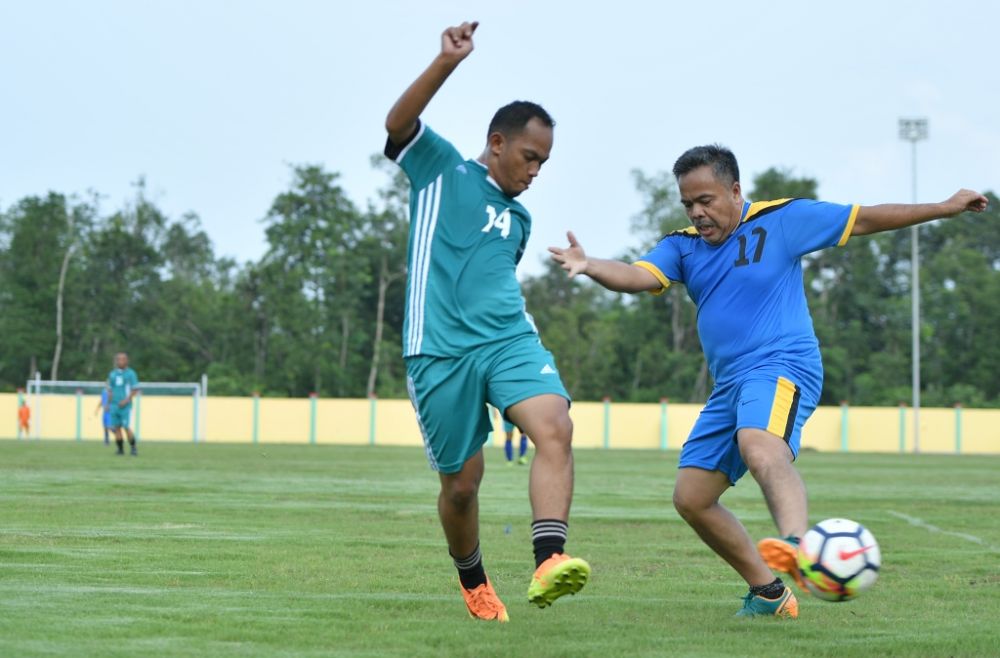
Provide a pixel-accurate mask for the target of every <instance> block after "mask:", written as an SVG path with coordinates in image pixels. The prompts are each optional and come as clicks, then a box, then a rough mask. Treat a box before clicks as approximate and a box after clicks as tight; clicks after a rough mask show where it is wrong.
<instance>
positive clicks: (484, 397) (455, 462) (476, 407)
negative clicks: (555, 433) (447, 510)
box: [406, 334, 570, 473]
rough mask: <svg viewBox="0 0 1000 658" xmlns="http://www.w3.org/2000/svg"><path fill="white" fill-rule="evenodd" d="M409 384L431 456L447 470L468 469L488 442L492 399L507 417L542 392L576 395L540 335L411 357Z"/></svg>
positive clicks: (433, 464)
mask: <svg viewBox="0 0 1000 658" xmlns="http://www.w3.org/2000/svg"><path fill="white" fill-rule="evenodd" d="M406 384H407V388H408V390H409V392H410V400H411V401H412V402H413V408H414V410H415V411H416V413H417V422H418V423H419V424H420V432H421V433H422V434H423V437H424V447H425V448H426V450H427V460H428V461H429V462H430V464H431V468H432V469H434V470H435V471H439V472H441V473H457V472H458V471H460V470H462V466H463V465H464V464H465V462H467V461H468V460H469V458H471V457H472V456H473V455H475V454H476V453H477V452H479V450H480V449H481V448H482V447H483V444H484V443H486V440H487V439H488V438H489V435H490V432H492V431H493V424H492V423H491V422H490V415H489V411H488V409H487V408H486V403H487V402H489V403H490V404H492V405H493V406H494V407H496V408H497V409H499V410H500V413H501V414H502V415H503V416H504V418H506V415H507V409H508V408H510V407H512V406H513V405H515V404H517V403H518V402H521V401H523V400H527V399H528V398H533V397H535V396H538V395H545V394H549V393H551V394H555V395H560V396H562V397H564V398H566V400H567V401H568V400H569V399H570V397H569V394H568V393H567V392H566V388H565V387H564V386H563V383H562V380H561V379H560V378H559V372H558V371H557V370H556V368H555V359H554V358H553V357H552V353H551V352H549V351H548V350H547V349H545V348H544V347H543V346H542V344H541V342H540V341H539V340H538V336H536V335H534V334H527V335H525V336H523V337H520V338H515V339H514V340H508V341H504V342H502V343H497V344H495V345H487V346H485V347H481V348H478V349H475V350H472V351H470V352H469V353H468V354H465V355H463V356H458V357H437V356H411V357H408V358H407V359H406Z"/></svg>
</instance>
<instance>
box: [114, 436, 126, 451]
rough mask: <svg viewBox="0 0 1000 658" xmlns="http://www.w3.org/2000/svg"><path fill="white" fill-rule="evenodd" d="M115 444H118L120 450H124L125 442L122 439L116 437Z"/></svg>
mask: <svg viewBox="0 0 1000 658" xmlns="http://www.w3.org/2000/svg"><path fill="white" fill-rule="evenodd" d="M115 445H117V446H118V450H119V451H122V450H124V449H125V442H124V441H122V440H121V439H115Z"/></svg>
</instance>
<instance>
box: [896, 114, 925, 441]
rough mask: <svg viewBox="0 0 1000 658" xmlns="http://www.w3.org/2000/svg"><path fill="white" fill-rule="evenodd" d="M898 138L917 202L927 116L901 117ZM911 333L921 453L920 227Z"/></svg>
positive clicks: (914, 240) (916, 229) (913, 255)
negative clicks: (919, 145) (905, 153)
mask: <svg viewBox="0 0 1000 658" xmlns="http://www.w3.org/2000/svg"><path fill="white" fill-rule="evenodd" d="M899 138H900V139H902V140H904V141H907V142H909V143H910V174H911V177H912V178H911V183H912V202H913V203H916V202H917V142H919V141H923V140H925V139H927V119H925V118H912V117H911V118H902V119H900V120H899ZM910 310H911V313H910V332H911V334H912V336H911V338H912V347H911V350H912V355H913V362H912V377H913V381H912V387H913V452H920V226H919V225H916V226H912V227H910Z"/></svg>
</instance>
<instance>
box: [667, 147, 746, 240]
mask: <svg viewBox="0 0 1000 658" xmlns="http://www.w3.org/2000/svg"><path fill="white" fill-rule="evenodd" d="M677 187H679V188H680V191H681V203H682V204H684V210H685V211H687V216H688V219H690V220H691V223H692V224H693V225H694V227H695V228H697V229H698V234H699V235H701V237H702V239H704V240H705V241H706V242H708V243H709V244H722V243H723V242H725V240H726V238H728V237H729V234H730V233H732V232H733V231H734V230H735V229H736V227H737V226H738V225H739V223H740V215H741V214H742V213H743V197H742V195H741V194H740V184H739V181H737V182H734V183H727V182H725V181H721V180H719V179H718V178H717V177H716V175H715V172H714V171H712V168H711V167H709V166H708V165H705V166H703V167H698V168H697V169H693V170H691V171H689V172H688V173H686V174H684V175H683V176H681V177H680V178H678V179H677Z"/></svg>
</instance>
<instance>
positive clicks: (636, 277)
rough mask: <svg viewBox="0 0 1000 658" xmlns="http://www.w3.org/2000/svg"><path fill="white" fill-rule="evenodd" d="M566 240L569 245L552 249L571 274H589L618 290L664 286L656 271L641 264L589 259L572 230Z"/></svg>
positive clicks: (550, 249) (659, 287)
mask: <svg viewBox="0 0 1000 658" xmlns="http://www.w3.org/2000/svg"><path fill="white" fill-rule="evenodd" d="M566 239H567V240H569V246H568V247H566V248H565V249H563V248H560V247H549V252H550V253H551V254H552V260H554V261H555V262H557V263H559V266H560V267H562V268H563V269H564V270H566V273H567V274H568V275H569V276H571V277H573V276H576V275H578V274H586V275H587V276H589V277H590V278H591V279H593V280H594V281H596V282H597V283H599V284H601V285H602V286H604V287H605V288H607V289H608V290H613V291H615V292H645V291H647V290H660V289H662V288H663V284H661V283H660V281H658V280H657V278H656V277H655V276H654V275H653V273H652V272H650V271H648V270H645V269H643V268H641V267H637V266H635V265H629V264H628V263H623V262H621V261H618V260H607V259H604V258H589V257H588V256H587V254H586V252H584V250H583V247H581V246H580V243H579V242H577V239H576V236H575V235H573V232H572V231H570V232H568V233H566Z"/></svg>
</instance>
